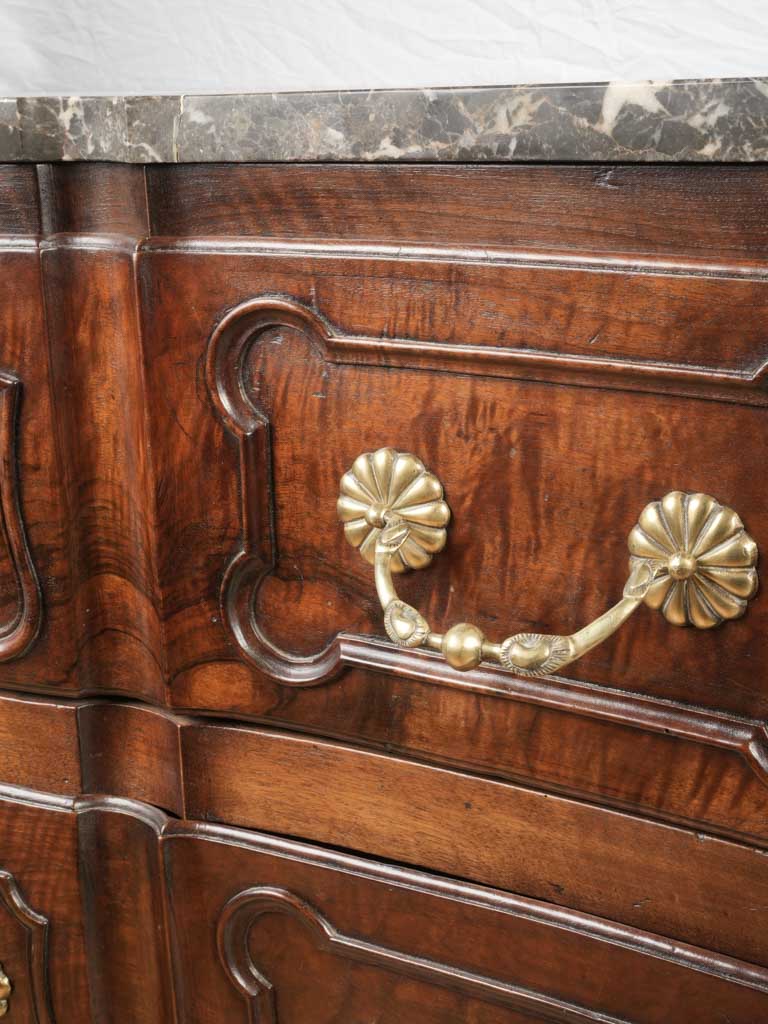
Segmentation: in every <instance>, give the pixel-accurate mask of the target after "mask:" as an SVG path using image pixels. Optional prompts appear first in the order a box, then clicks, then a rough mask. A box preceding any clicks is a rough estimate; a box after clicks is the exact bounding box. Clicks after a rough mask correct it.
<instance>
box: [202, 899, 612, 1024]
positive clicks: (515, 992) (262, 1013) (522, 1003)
mask: <svg viewBox="0 0 768 1024" xmlns="http://www.w3.org/2000/svg"><path fill="white" fill-rule="evenodd" d="M264 914H286V915H288V916H289V917H292V918H294V919H295V920H296V921H298V922H300V923H301V924H302V925H303V926H304V927H305V928H306V929H307V931H308V932H309V933H310V935H311V936H312V939H313V940H314V942H315V945H316V947H317V949H319V950H321V951H323V952H326V953H332V954H333V955H334V956H337V957H340V958H342V959H345V960H350V961H352V962H354V963H359V964H365V965H367V966H368V967H374V968H378V969H380V970H385V971H390V972H392V973H393V974H398V975H400V976H402V977H407V978H411V979H413V980H414V981H419V982H424V983H426V984H428V985H438V986H441V987H443V988H448V989H451V990H453V991H454V992H459V993H461V994H462V995H464V996H468V997H469V998H472V999H478V1000H480V1001H483V1002H488V1003H495V1004H498V1005H501V1006H508V1007H511V1008H515V1009H519V1010H522V1011H524V1012H525V1011H528V1012H533V1013H535V1015H536V1016H537V1017H539V1018H540V1019H543V1020H551V1021H562V1022H563V1024H571V1022H573V1024H577V1022H583V1021H597V1020H600V1021H605V1022H607V1024H621V1022H620V1021H619V1018H617V1017H613V1016H610V1015H606V1014H602V1013H601V1014H598V1013H593V1012H591V1011H589V1010H587V1009H583V1008H582V1007H579V1006H575V1005H573V1004H572V1003H566V1002H563V1001H562V1000H559V999H553V998H551V997H549V996H546V995H544V994H543V993H540V992H534V991H531V990H529V989H523V988H519V987H518V986H516V985H512V984H509V983H508V982H504V981H500V980H497V979H495V978H490V977H485V976H483V975H480V974H475V973H473V972H472V971H467V970H463V969H462V968H460V967H455V966H452V965H449V964H444V963H437V962H435V961H433V960H426V959H424V958H422V957H418V956H413V955H412V954H409V953H404V952H402V951H400V950H396V949H389V948H387V947H386V946H378V945H376V944H375V943H372V942H365V941H363V940H361V939H356V938H354V937H352V936H349V935H343V934H342V933H341V932H339V931H337V930H336V928H334V926H333V925H332V924H331V923H330V922H329V921H328V920H327V918H325V917H324V916H323V915H322V914H321V913H320V912H319V911H318V910H316V909H315V908H314V907H312V906H311V905H310V904H309V903H306V902H305V901H304V900H303V899H301V897H299V896H297V895H296V894H295V893H293V892H289V891H288V890H286V889H279V888H273V887H271V886H256V887H254V888H252V889H246V890H244V891H243V892H241V893H238V895H237V896H234V897H233V898H232V899H231V900H229V902H228V903H227V904H226V905H225V906H224V909H223V910H222V913H221V916H220V918H219V922H218V927H217V934H216V939H217V946H218V951H219V958H220V960H221V963H222V965H223V967H224V969H225V971H226V972H227V974H228V975H229V978H230V980H231V981H232V983H233V985H234V986H235V987H236V988H237V989H238V990H239V991H240V992H241V993H242V995H243V996H244V998H245V999H246V1001H247V1003H248V1007H249V1011H250V1020H251V1021H252V1022H253V1024H279V1018H278V1012H277V1001H276V992H275V989H274V986H273V985H272V983H271V982H270V981H269V979H268V978H267V977H266V976H265V975H264V974H263V973H262V972H261V971H260V970H259V968H258V967H257V966H256V964H254V962H253V960H252V958H251V954H250V951H249V948H248V936H249V934H250V931H251V929H252V928H253V926H254V925H255V924H256V922H257V921H258V919H259V918H260V917H261V916H263V915H264Z"/></svg>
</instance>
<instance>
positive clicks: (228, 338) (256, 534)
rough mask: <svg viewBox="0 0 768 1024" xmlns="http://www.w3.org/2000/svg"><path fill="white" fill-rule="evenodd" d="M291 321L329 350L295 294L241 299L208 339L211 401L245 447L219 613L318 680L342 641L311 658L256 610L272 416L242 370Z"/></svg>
mask: <svg viewBox="0 0 768 1024" xmlns="http://www.w3.org/2000/svg"><path fill="white" fill-rule="evenodd" d="M275 327H292V328H295V329H297V330H299V331H301V332H302V333H303V334H305V335H306V336H307V337H308V338H310V339H311V340H312V342H313V343H314V344H315V345H317V346H318V347H319V349H320V350H322V351H323V352H325V351H326V350H327V347H328V345H329V342H330V340H331V337H332V336H331V332H330V330H329V328H328V325H327V324H326V323H325V321H323V320H322V319H321V317H320V316H319V315H318V314H317V313H315V312H314V311H313V310H311V309H309V308H308V307H306V306H303V305H301V304H300V303H298V302H294V301H292V300H290V299H285V298H275V297H271V296H270V297H262V298H257V299H251V300H249V301H247V302H243V303H241V304H240V305H239V306H236V307H235V308H234V309H232V310H230V311H229V312H228V313H227V314H226V315H225V316H224V317H223V318H222V319H221V320H220V321H219V323H218V324H217V326H216V328H215V329H214V331H213V333H212V334H211V336H210V339H209V341H208V350H207V356H206V377H207V383H208V391H209V394H210V396H211V400H212V402H213V405H214V407H215V409H216V411H217V412H218V414H219V416H220V417H221V419H222V421H223V423H224V425H225V427H226V428H227V430H229V432H230V433H231V434H233V435H234V437H235V438H236V439H237V443H238V446H239V449H240V477H241V479H240V493H241V495H242V498H241V529H242V538H243V539H242V546H241V549H240V551H238V552H237V554H236V555H235V556H234V558H233V559H232V560H231V562H230V564H229V566H228V567H227V570H226V572H225V574H224V579H223V581H222V587H221V610H222V618H223V620H224V621H225V622H226V623H227V625H228V626H229V628H230V630H231V631H232V634H233V635H234V637H235V640H236V641H237V644H238V646H239V647H240V649H241V650H242V651H243V653H244V654H245V656H246V657H247V658H248V659H249V660H250V661H251V662H253V663H254V664H255V665H256V666H257V667H258V668H259V669H261V670H262V671H263V672H266V673H267V674H268V675H270V676H271V677H272V678H273V679H277V680H278V681H279V682H281V683H283V684H285V685H288V686H315V685H318V684H319V683H323V682H328V681H329V680H331V679H333V678H335V677H336V676H337V675H338V674H339V672H340V671H341V669H342V659H341V651H340V647H339V641H338V639H334V640H333V641H332V642H331V643H330V644H329V645H328V646H327V647H326V648H324V649H323V650H322V651H320V652H319V653H318V654H316V655H312V656H309V657H303V656H296V655H292V654H289V653H288V652H286V651H283V650H281V649H280V648H278V647H277V646H276V645H275V644H273V643H272V642H271V641H270V640H269V638H268V637H266V636H265V635H264V633H263V631H262V630H261V629H260V627H259V624H258V622H257V621H256V618H255V616H254V614H253V607H254V602H255V598H256V594H257V592H258V589H259V587H260V586H261V584H262V583H263V581H264V580H265V579H266V577H267V576H269V574H270V573H271V572H272V571H273V569H274V566H275V561H276V556H275V541H274V500H273V494H272V452H271V443H270V425H269V420H268V418H267V416H266V414H265V412H264V410H263V409H262V408H260V407H259V406H258V405H257V404H255V403H254V402H253V401H252V400H251V398H250V396H249V395H248V393H247V390H246V387H245V383H244V380H243V370H244V366H245V363H246V357H247V354H248V351H249V350H250V348H251V347H252V346H253V345H254V344H256V343H257V342H258V340H259V337H260V336H261V335H262V334H264V332H265V331H268V330H271V329H273V328H275Z"/></svg>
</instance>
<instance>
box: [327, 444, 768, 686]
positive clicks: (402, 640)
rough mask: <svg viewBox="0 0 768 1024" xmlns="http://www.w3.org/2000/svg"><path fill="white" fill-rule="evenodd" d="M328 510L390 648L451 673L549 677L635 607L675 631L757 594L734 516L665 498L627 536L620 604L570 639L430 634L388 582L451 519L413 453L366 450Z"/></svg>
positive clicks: (752, 556)
mask: <svg viewBox="0 0 768 1024" xmlns="http://www.w3.org/2000/svg"><path fill="white" fill-rule="evenodd" d="M337 507H338V513H339V518H340V519H341V521H342V523H343V524H344V533H345V535H346V537H347V540H348V541H349V542H350V543H351V544H353V545H354V546H355V547H358V548H359V549H360V553H361V555H362V556H363V558H365V559H366V561H368V562H371V563H372V564H373V566H374V580H375V584H376V592H377V594H378V596H379V600H380V602H381V606H382V608H383V609H384V626H385V628H386V631H387V635H388V636H389V638H390V640H392V641H393V642H394V643H396V644H398V645H399V646H400V647H410V648H415V647H427V648H430V649H432V650H436V651H439V652H440V653H441V654H442V655H443V657H444V658H445V659H446V661H447V662H448V664H449V665H451V666H452V667H453V668H455V669H458V670H460V671H466V670H467V669H471V668H475V667H477V666H478V665H479V664H480V663H481V662H482V661H491V662H497V663H498V664H500V665H502V666H504V668H507V669H509V670H510V671H512V672H515V673H516V674H517V675H522V676H541V675H550V674H552V673H555V672H558V671H559V670H560V669H561V668H563V667H564V666H565V665H568V664H569V663H570V662H572V661H575V660H576V659H577V658H580V657H581V656H582V655H584V654H586V653H587V651H590V650H592V648H593V647H596V646H597V645H598V644H599V643H602V642H603V640H605V639H606V638H607V637H609V636H610V635H611V634H612V633H614V632H615V631H616V630H617V629H618V628H619V626H621V625H622V624H623V623H624V622H626V620H627V619H628V618H629V616H630V615H631V614H632V613H633V612H635V611H636V610H637V609H638V608H639V607H640V605H641V604H643V603H645V604H647V605H649V606H650V607H651V608H658V609H661V611H662V612H663V613H664V616H665V618H666V619H667V621H669V622H672V623H674V624H675V625H686V624H690V625H693V626H696V627H698V628H700V629H709V628H710V627H712V626H716V625H718V624H719V623H721V622H723V621H724V620H726V619H735V618H737V617H738V616H740V615H743V614H744V612H745V611H746V607H747V602H748V601H749V600H750V598H752V597H753V596H754V595H755V593H756V591H757V571H756V569H755V565H756V562H757V545H756V544H755V542H754V541H753V540H752V538H751V537H750V536H749V534H748V533H747V532H746V531H745V529H744V525H743V523H742V522H741V519H739V517H738V515H736V513H735V512H734V511H733V510H732V509H729V508H727V507H725V506H724V505H721V504H720V503H719V502H718V501H716V500H715V499H714V498H712V497H710V496H709V495H708V494H687V493H685V492H683V491H671V492H670V493H669V494H667V495H666V496H665V497H664V498H662V499H661V500H660V501H654V502H651V503H650V504H649V505H647V506H646V507H645V509H644V510H643V512H642V513H641V515H640V519H639V522H638V524H637V526H635V527H634V529H633V530H632V532H631V534H630V536H629V550H630V574H629V578H628V579H627V581H626V583H625V585H624V592H623V595H622V598H621V600H620V601H618V602H617V603H616V604H615V605H614V606H613V607H612V608H609V609H608V611H607V612H604V614H603V615H600V616H599V617H598V618H597V619H595V620H594V621H593V622H590V623H589V624H588V625H587V626H585V627H584V628H583V629H580V630H578V632H576V633H572V634H570V635H567V636H560V635H556V634H542V633H530V632H525V633H516V634H514V635H513V636H510V637H507V639H506V640H503V641H502V642H501V643H493V642H491V641H489V640H487V639H486V637H485V636H484V635H483V633H482V632H481V631H480V630H479V629H478V628H477V626H473V625H471V624H470V623H468V622H460V623H458V624H457V625H455V626H452V627H451V628H450V629H448V630H447V631H446V632H445V633H444V634H440V633H433V632H432V630H431V629H430V627H429V623H428V622H427V621H426V619H425V618H424V617H423V616H422V615H421V614H420V613H419V612H418V611H417V610H416V609H415V608H413V607H411V605H409V604H406V602H405V601H402V600H401V599H400V598H399V597H398V596H397V593H396V591H395V587H394V583H393V579H392V574H393V573H397V572H404V571H405V570H406V569H423V568H424V567H425V566H427V565H429V563H430V562H431V560H432V556H433V555H434V554H435V553H436V552H438V551H440V550H441V549H442V548H443V547H444V546H445V542H446V526H447V525H448V522H449V521H450V517H451V513H450V509H449V508H448V505H447V504H446V503H445V500H444V498H443V487H442V484H441V483H440V481H439V480H438V479H437V477H436V476H434V475H433V474H432V473H430V472H429V471H428V470H427V469H426V468H425V467H424V463H423V462H422V461H421V460H420V459H418V458H416V456H415V455H410V454H408V453H403V452H396V451H395V450H394V449H392V448H380V449H379V450H378V451H376V452H366V453H365V454H363V455H360V456H358V457H357V459H355V462H354V463H353V465H352V468H351V469H350V470H349V471H348V472H347V473H345V474H344V476H343V477H342V479H341V494H340V496H339V501H338V506H337Z"/></svg>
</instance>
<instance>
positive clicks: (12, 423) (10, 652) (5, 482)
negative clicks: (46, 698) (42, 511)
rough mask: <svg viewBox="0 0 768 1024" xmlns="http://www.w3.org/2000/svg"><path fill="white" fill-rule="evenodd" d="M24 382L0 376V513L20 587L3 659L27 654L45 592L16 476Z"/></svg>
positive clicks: (1, 636) (1, 632) (2, 638)
mask: <svg viewBox="0 0 768 1024" xmlns="http://www.w3.org/2000/svg"><path fill="white" fill-rule="evenodd" d="M20 391H21V382H20V381H18V380H17V379H16V378H15V377H11V376H10V375H8V374H5V375H0V516H2V528H3V536H4V538H5V542H6V545H7V548H8V555H9V559H10V563H11V567H12V570H13V576H14V580H15V583H16V587H17V590H18V598H17V601H18V604H17V607H16V609H15V610H14V614H13V615H12V617H11V618H10V619H8V620H7V622H5V623H2V624H1V625H0V661H10V660H11V659H12V658H19V657H22V656H23V655H24V654H26V652H27V650H28V649H29V647H30V646H31V645H32V644H33V643H34V641H35V639H36V637H37V634H38V632H39V630H40V624H41V620H42V614H43V609H42V595H41V593H40V584H39V583H38V579H37V572H36V571H35V566H34V563H33V561H32V556H31V554H30V552H29V547H28V545H27V535H26V531H25V529H24V521H23V519H22V515H21V507H20V504H19V490H18V483H17V479H16V431H17V413H18V405H19V394H20Z"/></svg>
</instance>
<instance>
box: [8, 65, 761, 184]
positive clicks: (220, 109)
mask: <svg viewBox="0 0 768 1024" xmlns="http://www.w3.org/2000/svg"><path fill="white" fill-rule="evenodd" d="M58 160H104V161H117V162H123V163H139V164H141V163H193V162H198V161H204V162H210V161H223V162H227V161H232V162H251V161H275V162H301V161H317V162H333V161H353V162H361V163H367V162H382V161H401V162H402V161H406V162H407V161H411V162H434V163H440V162H455V161H474V162H511V163H514V162H524V161H584V162H586V161H597V162H644V161H671V162H687V161H697V162H704V161H709V162H757V161H764V160H768V78H746V79H707V80H699V81H653V82H635V83H602V84H582V85H530V86H529V85H518V86H505V87H495V86H491V87H484V88H461V89H402V90H379V91H376V90H374V91H370V92H363V91H358V92H305V93H253V94H242V95H208V96H192V95H185V96H95V97H93V96H92V97H87V96H83V97H80V96H55V97H26V98H19V99H15V98H7V99H3V98H0V161H5V162H14V161H38V162H47V161H58Z"/></svg>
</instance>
